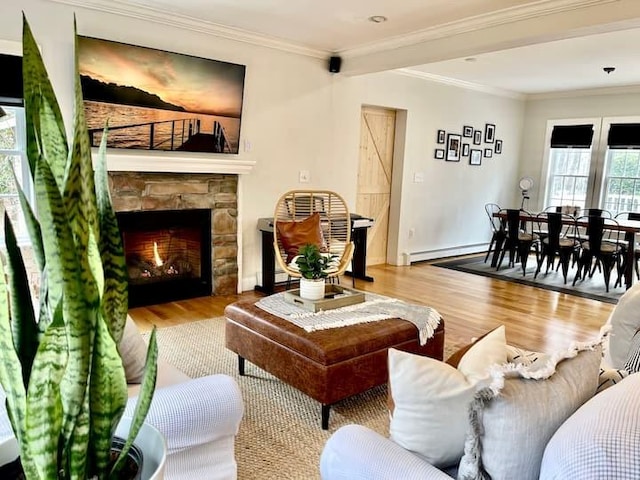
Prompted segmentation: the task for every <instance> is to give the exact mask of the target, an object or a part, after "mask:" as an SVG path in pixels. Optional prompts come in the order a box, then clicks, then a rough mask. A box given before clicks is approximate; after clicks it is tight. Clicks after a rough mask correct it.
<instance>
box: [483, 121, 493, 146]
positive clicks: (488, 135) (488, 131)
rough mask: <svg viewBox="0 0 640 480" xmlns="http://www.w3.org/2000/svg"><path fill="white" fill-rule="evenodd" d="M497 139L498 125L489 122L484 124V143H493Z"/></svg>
mask: <svg viewBox="0 0 640 480" xmlns="http://www.w3.org/2000/svg"><path fill="white" fill-rule="evenodd" d="M495 140H496V126H495V125H494V124H493V123H487V124H485V126H484V143H493V142H494V141H495Z"/></svg>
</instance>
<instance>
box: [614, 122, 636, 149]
mask: <svg viewBox="0 0 640 480" xmlns="http://www.w3.org/2000/svg"><path fill="white" fill-rule="evenodd" d="M607 145H609V148H612V149H620V148H640V123H612V124H611V126H610V127H609V137H608V138H607Z"/></svg>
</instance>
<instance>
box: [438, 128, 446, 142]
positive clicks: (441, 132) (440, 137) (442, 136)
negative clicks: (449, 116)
mask: <svg viewBox="0 0 640 480" xmlns="http://www.w3.org/2000/svg"><path fill="white" fill-rule="evenodd" d="M444 140H445V131H444V130H438V137H437V138H436V143H444Z"/></svg>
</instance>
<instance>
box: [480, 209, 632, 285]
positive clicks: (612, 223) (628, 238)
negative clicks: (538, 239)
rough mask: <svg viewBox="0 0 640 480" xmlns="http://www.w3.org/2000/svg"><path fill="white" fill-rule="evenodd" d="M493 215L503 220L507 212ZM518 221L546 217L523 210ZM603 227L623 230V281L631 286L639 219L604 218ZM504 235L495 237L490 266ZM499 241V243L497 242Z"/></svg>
mask: <svg viewBox="0 0 640 480" xmlns="http://www.w3.org/2000/svg"><path fill="white" fill-rule="evenodd" d="M493 216H494V217H497V218H500V219H501V220H503V221H504V222H506V219H507V212H506V211H500V212H496V213H494V214H493ZM520 221H521V222H539V223H546V221H547V218H546V215H539V214H535V213H528V212H525V211H521V212H520ZM573 221H574V220H569V219H567V220H566V221H563V223H564V224H567V225H568V224H570V223H569V222H571V223H573ZM576 223H577V225H578V227H583V228H586V227H588V225H589V224H588V221H587V219H585V218H583V219H577V220H576ZM605 229H607V230H611V231H618V232H624V240H625V242H626V244H627V248H625V261H624V267H625V268H624V283H625V286H626V287H627V289H629V288H631V286H632V285H633V277H634V275H633V268H634V265H635V245H636V238H637V237H636V234H638V233H640V220H617V219H609V218H606V219H605ZM504 239H505V236H502V237H501V238H499V239H497V241H496V243H497V244H496V248H495V250H494V252H493V257H492V258H491V266H492V267H496V266H497V265H498V260H499V258H500V251H501V250H502V243H503V242H504ZM498 242H499V244H498Z"/></svg>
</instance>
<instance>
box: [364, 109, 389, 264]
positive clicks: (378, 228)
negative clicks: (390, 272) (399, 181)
mask: <svg viewBox="0 0 640 480" xmlns="http://www.w3.org/2000/svg"><path fill="white" fill-rule="evenodd" d="M395 126H396V111H395V110H391V109H387V108H381V107H371V106H366V107H362V110H361V116H360V158H359V164H358V187H357V195H356V212H357V213H358V214H360V215H363V216H365V217H369V218H372V219H373V220H374V224H373V227H371V229H370V230H369V232H368V234H367V265H379V264H383V263H386V262H387V244H388V240H389V211H390V204H391V186H392V172H393V154H394V151H393V149H394V143H395Z"/></svg>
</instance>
